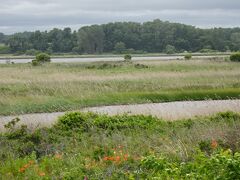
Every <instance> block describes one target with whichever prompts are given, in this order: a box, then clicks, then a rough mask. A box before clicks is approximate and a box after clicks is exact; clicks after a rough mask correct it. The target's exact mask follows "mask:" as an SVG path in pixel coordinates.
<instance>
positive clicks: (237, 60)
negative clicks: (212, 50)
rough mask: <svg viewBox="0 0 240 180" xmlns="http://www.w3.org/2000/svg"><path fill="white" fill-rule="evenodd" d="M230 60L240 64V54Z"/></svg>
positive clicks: (232, 56) (234, 55)
mask: <svg viewBox="0 0 240 180" xmlns="http://www.w3.org/2000/svg"><path fill="white" fill-rule="evenodd" d="M230 60H231V61H234V62H240V52H238V53H235V54H232V55H231V56H230Z"/></svg>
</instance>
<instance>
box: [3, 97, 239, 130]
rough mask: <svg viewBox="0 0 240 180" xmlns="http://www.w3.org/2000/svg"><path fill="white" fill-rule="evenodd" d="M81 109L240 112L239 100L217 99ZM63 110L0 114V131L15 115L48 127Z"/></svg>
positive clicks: (163, 114) (167, 114) (180, 114)
mask: <svg viewBox="0 0 240 180" xmlns="http://www.w3.org/2000/svg"><path fill="white" fill-rule="evenodd" d="M82 111H92V112H97V113H104V114H109V115H116V114H123V113H129V114H146V115H149V114H150V115H153V116H157V117H159V118H163V119H166V120H178V119H182V118H190V117H194V116H200V115H201V116H205V115H211V114H215V113H217V112H224V111H234V112H240V100H218V101H183V102H169V103H156V104H140V105H119V106H104V107H95V108H86V109H83V110H82ZM63 114H65V112H58V113H38V114H26V115H19V116H0V131H4V124H6V123H8V122H9V121H11V120H12V119H14V118H15V117H19V118H20V119H21V122H20V123H19V125H20V124H26V125H28V126H29V127H31V128H36V127H43V126H46V127H49V126H51V125H52V124H53V123H55V122H56V120H57V118H58V117H59V116H61V115H63Z"/></svg>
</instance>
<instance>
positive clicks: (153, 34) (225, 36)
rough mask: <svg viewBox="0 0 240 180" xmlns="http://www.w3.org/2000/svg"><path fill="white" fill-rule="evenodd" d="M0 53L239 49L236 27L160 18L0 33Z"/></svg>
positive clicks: (93, 52) (238, 36)
mask: <svg viewBox="0 0 240 180" xmlns="http://www.w3.org/2000/svg"><path fill="white" fill-rule="evenodd" d="M0 44H1V45H0V53H19V54H29V55H32V54H34V53H36V52H38V51H43V52H48V53H76V54H83V53H88V54H97V53H126V52H129V53H145V52H165V53H169V54H171V53H175V52H184V51H188V52H197V51H200V52H207V51H238V50H240V28H213V29H200V28H196V27H194V26H189V25H184V24H179V23H170V22H163V21H161V20H154V21H152V22H145V23H135V22H116V23H108V24H103V25H92V26H86V27H82V28H80V29H79V30H78V31H72V30H71V29H70V28H65V29H63V30H61V29H56V28H55V29H53V30H51V31H44V32H40V31H35V32H23V33H16V34H13V35H4V34H3V33H0Z"/></svg>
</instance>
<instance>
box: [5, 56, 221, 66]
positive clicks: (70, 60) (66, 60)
mask: <svg viewBox="0 0 240 180" xmlns="http://www.w3.org/2000/svg"><path fill="white" fill-rule="evenodd" d="M213 57H215V56H194V58H201V59H206V58H213ZM218 57H219V56H218ZM176 59H183V56H161V57H133V60H135V61H143V60H176ZM31 61H32V59H0V64H6V63H12V62H13V63H29V62H31ZM51 61H52V62H54V63H77V62H99V61H123V57H104V58H52V59H51Z"/></svg>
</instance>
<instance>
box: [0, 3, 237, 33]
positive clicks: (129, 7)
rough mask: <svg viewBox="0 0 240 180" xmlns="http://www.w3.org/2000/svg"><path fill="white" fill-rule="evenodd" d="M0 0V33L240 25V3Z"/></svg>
mask: <svg viewBox="0 0 240 180" xmlns="http://www.w3.org/2000/svg"><path fill="white" fill-rule="evenodd" d="M1 1H3V0H0V31H2V32H5V33H13V32H17V31H25V30H30V31H31V30H36V29H41V30H44V29H50V28H52V27H65V26H70V27H73V28H74V29H77V26H81V25H83V24H100V23H107V22H111V21H138V22H143V21H146V20H153V19H156V18H159V19H161V20H168V21H174V22H181V23H186V24H192V25H195V26H200V27H213V26H222V27H232V26H240V20H239V19H240V1H239V0H228V1H226V0H211V1H209V0H208V1H207V0H201V1H194V0H168V1H165V0H141V1H140V0H121V1H117V0H67V1H66V0H8V1H6V0H4V1H3V2H1Z"/></svg>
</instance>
